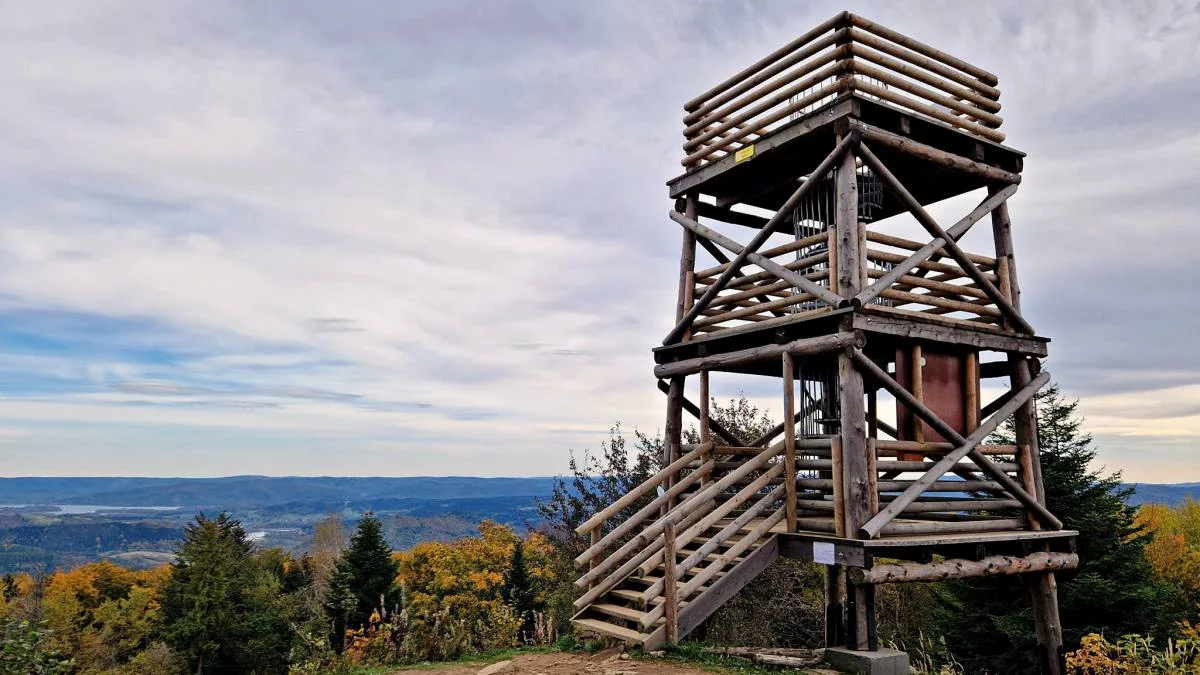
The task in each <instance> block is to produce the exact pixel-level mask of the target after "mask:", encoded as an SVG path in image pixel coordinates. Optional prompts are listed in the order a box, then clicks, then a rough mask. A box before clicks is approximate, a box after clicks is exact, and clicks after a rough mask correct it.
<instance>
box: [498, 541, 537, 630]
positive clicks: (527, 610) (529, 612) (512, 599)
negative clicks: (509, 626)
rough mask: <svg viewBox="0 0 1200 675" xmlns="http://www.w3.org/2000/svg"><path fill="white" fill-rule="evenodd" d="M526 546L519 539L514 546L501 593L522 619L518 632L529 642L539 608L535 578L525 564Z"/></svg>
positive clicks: (506, 602)
mask: <svg viewBox="0 0 1200 675" xmlns="http://www.w3.org/2000/svg"><path fill="white" fill-rule="evenodd" d="M524 548H525V547H524V545H523V544H522V542H521V541H520V540H519V539H518V540H517V543H516V544H515V545H514V546H513V552H512V558H511V559H510V560H509V564H508V573H507V574H505V575H504V588H503V590H502V591H501V594H502V597H503V599H504V602H505V604H507V605H508V606H509V607H512V609H513V612H515V613H516V615H517V616H518V617H519V618H520V619H521V628H520V631H519V632H518V635H519V636H520V639H521V640H522V641H525V642H528V641H531V640H532V639H533V634H534V620H533V613H534V611H536V610H537V596H536V594H535V593H534V590H533V579H532V578H530V576H529V567H528V566H527V565H526V564H525V552H524Z"/></svg>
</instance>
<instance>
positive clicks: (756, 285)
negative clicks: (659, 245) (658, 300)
mask: <svg viewBox="0 0 1200 675" xmlns="http://www.w3.org/2000/svg"><path fill="white" fill-rule="evenodd" d="M864 235H865V238H866V241H867V248H866V253H865V256H866V260H865V261H864V263H865V264H864V265H862V267H863V268H864V269H865V270H866V274H867V277H868V282H869V281H874V280H875V279H878V278H880V277H883V276H884V275H885V274H886V273H887V272H888V271H890V270H891V269H892V268H893V267H894V266H895V265H897V264H900V263H903V262H904V261H905V260H906V259H907V258H908V257H909V256H910V255H911V254H912V253H913V252H914V251H919V250H921V249H922V248H924V247H925V246H926V245H927V244H924V243H921V242H918V241H913V240H911V239H905V238H903V237H897V236H893V235H890V234H885V233H883V232H877V231H874V230H870V229H867V230H866V231H865V233H864ZM835 245H836V242H835V241H834V239H833V236H832V229H831V230H830V231H827V232H821V233H818V234H814V235H811V236H808V237H803V238H800V239H797V240H796V241H793V242H788V243H787V244H784V245H782V246H777V247H775V248H772V249H767V250H765V251H762V255H763V256H765V257H767V258H771V259H773V260H774V261H775V262H778V263H779V264H780V265H782V266H783V267H786V268H788V269H790V270H793V271H795V272H798V273H800V274H803V275H804V276H805V278H807V279H809V280H811V281H814V282H817V283H820V284H822V285H825V284H827V283H828V280H829V278H830V272H831V271H832V270H831V268H830V263H829V260H830V255H829V252H830V251H831V250H832V249H833V247H834V246H835ZM805 251H808V252H809V254H808V255H802V254H798V253H797V252H805ZM947 255H948V254H947V253H946V252H945V251H944V250H939V254H938V255H935V256H934V258H933V259H931V260H927V261H924V262H921V263H920V264H919V265H918V266H917V268H916V269H914V270H912V271H911V273H910V274H905V275H903V276H901V277H899V278H898V279H897V280H895V281H894V282H893V283H892V285H891V286H889V287H888V288H887V289H886V290H884V291H882V292H881V293H879V295H878V298H879V299H878V300H875V301H873V302H872V306H873V307H878V308H880V309H881V311H886V312H893V313H901V314H924V315H937V316H941V317H943V318H945V319H949V320H951V321H960V322H968V324H969V325H972V326H975V327H978V326H980V325H991V326H1003V325H1004V321H1003V314H1002V312H1001V311H1000V309H999V308H998V307H996V304H995V303H994V302H993V301H992V300H991V299H990V298H989V297H988V295H987V293H986V292H984V291H983V290H982V289H980V288H979V287H978V285H977V284H976V283H975V281H974V280H972V279H971V277H970V276H969V275H968V274H967V273H966V272H965V271H964V270H963V269H962V267H960V266H959V265H958V264H957V263H956V262H955V261H954V260H952V259H950V258H948V257H943V256H947ZM798 256H800V257H798ZM969 259H970V261H971V262H973V263H975V264H976V265H977V266H978V267H979V268H980V270H981V271H982V272H983V274H984V277H985V278H987V279H988V281H991V282H992V283H993V284H994V285H996V286H997V287H999V288H1000V289H1003V290H1007V288H1008V280H1007V272H1006V269H1005V262H1004V260H1003V259H1001V260H999V261H998V260H997V259H996V258H992V257H988V256H983V255H975V254H969ZM728 267H729V263H725V264H721V265H716V266H714V267H709V268H707V269H703V270H699V271H697V272H696V273H695V275H694V280H695V287H694V288H693V290H692V297H700V296H701V295H703V294H704V292H705V291H706V290H708V288H709V287H710V286H711V285H712V284H713V282H714V281H715V280H716V279H717V278H718V277H719V276H720V274H721V273H722V272H724V271H725V270H726V269H728ZM831 309H832V306H830V305H828V304H826V303H824V302H822V301H821V300H820V299H819V298H817V297H816V296H814V295H813V294H811V293H806V292H802V291H800V290H799V289H797V288H795V287H794V286H793V285H792V284H790V283H789V282H787V281H783V280H781V279H779V278H778V277H776V276H775V275H773V274H771V273H770V272H768V271H765V270H762V269H761V268H760V267H757V266H754V265H745V266H743V267H742V271H741V276H738V277H735V278H734V279H733V280H731V281H730V283H729V284H727V285H726V287H725V289H724V290H722V291H721V293H720V294H718V295H717V297H716V299H715V300H713V302H712V303H711V304H710V305H709V306H708V308H707V309H705V310H704V311H703V312H701V313H700V316H699V317H698V318H697V319H696V320H695V321H694V322H693V323H692V335H700V334H704V333H715V332H719V331H722V330H726V329H728V328H734V327H737V326H743V325H748V324H763V325H762V326H761V327H766V326H769V325H772V324H773V323H784V322H788V321H792V320H794V319H797V318H800V317H807V316H811V315H816V314H821V313H824V312H828V311H830V310H831ZM763 322H766V323H763Z"/></svg>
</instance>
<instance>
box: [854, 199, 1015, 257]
mask: <svg viewBox="0 0 1200 675" xmlns="http://www.w3.org/2000/svg"><path fill="white" fill-rule="evenodd" d="M985 213H986V212H985ZM866 234H867V241H873V242H875V243H878V244H886V245H888V246H893V247H895V248H903V249H908V250H909V251H919V250H921V249H922V248H924V247H925V244H923V243H921V242H919V241H913V240H912V239H905V238H904V237H897V236H895V235H891V234H887V233H885V232H879V231H878V230H867V231H866ZM947 234H949V231H947ZM936 253H938V254H940V255H942V256H946V257H949V255H950V254H949V252H948V251H947V250H946V249H945V248H939V249H937V251H936ZM966 256H967V260H970V261H971V262H973V263H975V264H976V265H979V266H980V267H983V268H985V269H989V270H993V269H995V268H996V259H995V258H992V257H989V256H986V255H978V254H975V253H967V254H966Z"/></svg>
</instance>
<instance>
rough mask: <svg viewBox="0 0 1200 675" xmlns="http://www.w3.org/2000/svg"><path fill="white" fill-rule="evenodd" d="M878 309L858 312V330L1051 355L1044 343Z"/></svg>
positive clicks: (999, 349)
mask: <svg viewBox="0 0 1200 675" xmlns="http://www.w3.org/2000/svg"><path fill="white" fill-rule="evenodd" d="M874 309H875V307H874V306H865V307H863V308H862V309H861V311H860V312H855V315H854V319H853V322H854V328H855V329H856V330H862V331H870V332H874V333H884V334H886V335H894V336H896V337H903V338H912V339H914V340H931V341H934V342H942V343H946V344H956V345H963V346H967V347H975V348H976V349H987V350H991V351H1000V352H1016V353H1018V354H1028V355H1030V356H1038V357H1043V356H1046V355H1047V354H1048V353H1049V351H1048V350H1047V349H1046V342H1045V341H1044V340H1038V339H1033V338H1028V337H1021V336H1019V335H1006V334H1004V333H998V332H995V331H988V330H974V329H971V328H959V327H957V326H947V325H942V324H938V323H926V322H924V321H921V320H919V319H920V317H918V320H915V321H914V320H909V319H905V318H900V317H897V316H893V315H891V314H886V313H873V311H874Z"/></svg>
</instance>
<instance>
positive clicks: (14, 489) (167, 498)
mask: <svg viewBox="0 0 1200 675" xmlns="http://www.w3.org/2000/svg"><path fill="white" fill-rule="evenodd" d="M553 486H554V479H553V478H550V477H534V478H473V477H465V476H418V477H411V478H342V477H328V476H324V477H311V478H310V477H299V476H283V477H271V476H229V477H226V478H99V477H97V478H41V477H37V478H0V504H101V505H106V506H180V507H185V508H189V509H227V510H231V511H232V510H237V509H242V508H247V507H261V506H267V505H272V504H286V503H303V502H307V503H314V502H315V503H323V504H329V503H337V502H341V501H351V500H353V501H363V500H372V499H405V498H407V499H462V498H486V497H544V496H547V495H549V494H550V492H551V490H552V489H553Z"/></svg>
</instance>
